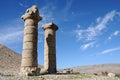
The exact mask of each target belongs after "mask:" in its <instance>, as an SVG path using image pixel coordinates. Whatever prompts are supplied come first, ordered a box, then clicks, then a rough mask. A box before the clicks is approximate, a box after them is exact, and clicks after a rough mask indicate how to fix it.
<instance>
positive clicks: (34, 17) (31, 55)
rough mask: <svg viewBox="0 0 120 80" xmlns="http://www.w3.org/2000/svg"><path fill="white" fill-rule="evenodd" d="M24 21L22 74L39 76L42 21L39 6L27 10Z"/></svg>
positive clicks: (23, 17)
mask: <svg viewBox="0 0 120 80" xmlns="http://www.w3.org/2000/svg"><path fill="white" fill-rule="evenodd" d="M22 19H23V20H24V22H25V24H24V26H25V28H24V40H23V51H22V62H21V70H20V74H22V75H28V76H29V75H37V74H38V73H39V72H40V69H39V68H38V61H37V41H38V22H39V21H40V20H41V19H42V18H41V17H40V16H39V11H38V8H37V6H35V5H34V6H32V7H31V8H29V9H27V11H26V13H25V14H24V15H23V16H22Z"/></svg>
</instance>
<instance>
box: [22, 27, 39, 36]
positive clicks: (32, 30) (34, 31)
mask: <svg viewBox="0 0 120 80" xmlns="http://www.w3.org/2000/svg"><path fill="white" fill-rule="evenodd" d="M25 34H35V35H36V34H37V28H31V27H25V28H24V35H25Z"/></svg>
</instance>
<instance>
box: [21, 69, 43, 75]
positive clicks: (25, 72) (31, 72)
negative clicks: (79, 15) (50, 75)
mask: <svg viewBox="0 0 120 80" xmlns="http://www.w3.org/2000/svg"><path fill="white" fill-rule="evenodd" d="M40 70H41V69H40V68H38V67H21V69H20V73H19V74H20V75H23V76H38V75H40Z"/></svg>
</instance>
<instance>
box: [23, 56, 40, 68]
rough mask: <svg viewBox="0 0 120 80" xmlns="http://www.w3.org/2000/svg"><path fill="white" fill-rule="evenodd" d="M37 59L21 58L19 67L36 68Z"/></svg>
mask: <svg viewBox="0 0 120 80" xmlns="http://www.w3.org/2000/svg"><path fill="white" fill-rule="evenodd" d="M36 60H37V59H35V58H30V57H28V58H22V64H21V66H29V67H30V66H31V67H32V66H37V65H38V64H37V61H36Z"/></svg>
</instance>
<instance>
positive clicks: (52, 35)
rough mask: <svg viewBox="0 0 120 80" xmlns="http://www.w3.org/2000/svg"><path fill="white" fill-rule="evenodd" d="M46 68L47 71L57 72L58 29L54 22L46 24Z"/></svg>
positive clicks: (44, 26)
mask: <svg viewBox="0 0 120 80" xmlns="http://www.w3.org/2000/svg"><path fill="white" fill-rule="evenodd" d="M42 28H43V29H44V31H45V32H44V35H45V36H44V70H46V72H47V73H50V74H52V73H56V30H57V29H58V27H57V26H56V25H55V24H54V23H48V24H44V25H43V26H42Z"/></svg>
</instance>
